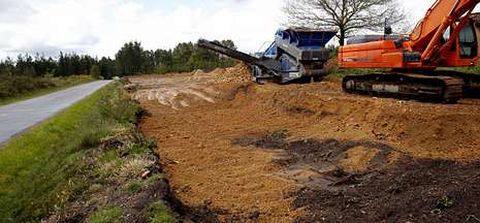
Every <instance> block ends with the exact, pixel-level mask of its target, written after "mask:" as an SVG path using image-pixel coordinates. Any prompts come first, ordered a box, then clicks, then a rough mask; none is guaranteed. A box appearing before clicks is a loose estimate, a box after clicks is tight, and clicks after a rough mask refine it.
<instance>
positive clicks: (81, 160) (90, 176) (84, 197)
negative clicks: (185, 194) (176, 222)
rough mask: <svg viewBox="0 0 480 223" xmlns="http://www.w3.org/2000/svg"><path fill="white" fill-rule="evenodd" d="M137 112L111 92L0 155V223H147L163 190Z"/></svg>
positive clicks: (117, 88) (26, 136) (113, 89)
mask: <svg viewBox="0 0 480 223" xmlns="http://www.w3.org/2000/svg"><path fill="white" fill-rule="evenodd" d="M138 112H139V106H138V104H137V103H135V102H133V101H131V100H129V99H128V97H126V95H125V94H124V92H123V91H122V90H121V87H120V84H118V83H116V84H111V85H109V86H107V87H105V88H103V89H101V90H100V91H98V92H96V93H94V94H93V95H91V96H89V97H88V98H86V99H84V100H83V101H81V102H79V103H77V104H75V105H74V106H72V107H71V108H69V109H67V110H66V111H64V112H62V113H61V114H59V115H57V116H56V117H54V118H52V119H50V120H48V121H46V122H44V123H42V124H40V125H38V126H37V127H35V128H33V129H32V130H30V131H29V132H27V133H25V134H24V135H22V136H21V137H18V138H15V139H13V140H11V141H10V142H8V143H7V144H6V145H4V146H3V147H2V148H0V222H5V223H9V222H40V221H42V222H85V221H86V222H131V221H132V220H134V219H135V220H136V219H142V218H144V219H145V221H144V222H149V221H151V220H150V217H149V215H148V214H146V213H148V210H149V209H150V207H151V205H152V204H153V203H155V202H158V201H160V200H161V199H162V198H163V197H164V196H166V195H167V194H168V192H167V191H169V188H168V184H167V183H166V180H165V179H163V177H162V174H161V171H160V169H159V167H158V158H157V157H156V156H155V154H154V153H153V149H154V148H155V143H154V142H153V141H151V140H148V139H145V138H144V137H143V135H141V134H140V133H139V132H138V131H137V130H136V126H135V125H134V123H135V122H136V118H137V114H138ZM131 185H133V186H131ZM142 208H144V210H143V209H142ZM165 213H166V214H168V215H171V217H172V219H175V217H174V216H173V215H172V214H170V212H165ZM162 218H164V216H162ZM102 219H103V220H102ZM108 219H113V220H111V221H110V220H108Z"/></svg>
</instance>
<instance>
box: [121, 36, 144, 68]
mask: <svg viewBox="0 0 480 223" xmlns="http://www.w3.org/2000/svg"><path fill="white" fill-rule="evenodd" d="M115 58H116V62H117V69H118V72H119V74H120V75H121V76H125V75H135V74H140V73H143V72H144V63H145V60H146V58H145V51H144V50H143V47H142V44H141V43H140V42H136V41H135V42H129V43H125V45H123V47H122V48H121V49H120V50H119V51H118V53H117V54H116V55H115Z"/></svg>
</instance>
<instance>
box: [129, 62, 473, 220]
mask: <svg viewBox="0 0 480 223" xmlns="http://www.w3.org/2000/svg"><path fill="white" fill-rule="evenodd" d="M249 75H250V74H249V70H248V68H247V67H246V66H237V67H234V68H229V69H219V70H215V71H213V72H211V73H204V72H201V71H196V72H192V73H186V74H169V75H166V76H160V75H158V76H157V75H150V76H145V77H136V78H131V80H130V81H131V82H132V83H133V84H134V85H135V86H136V87H135V89H137V90H136V91H135V92H134V93H133V96H134V97H135V98H136V99H137V100H139V101H140V102H141V104H142V106H143V107H144V108H145V109H146V110H147V111H148V112H149V113H150V116H149V117H147V118H145V119H144V120H143V121H142V123H141V124H140V126H141V129H142V130H143V132H144V133H145V134H146V135H147V136H150V137H153V138H155V139H156V140H157V142H158V147H159V149H158V152H159V154H160V157H161V162H162V164H163V165H164V170H165V171H166V173H167V175H168V178H169V181H170V184H171V187H172V190H173V194H174V196H175V197H176V198H177V199H178V200H179V202H180V203H181V204H182V207H183V209H184V214H186V215H189V217H190V218H191V219H193V221H196V222H476V221H478V220H479V218H480V208H479V207H478V205H479V204H480V203H479V201H478V200H479V198H480V186H477V185H479V183H480V174H479V173H478V171H476V170H478V167H479V166H480V161H479V160H480V147H479V143H480V137H479V136H480V131H479V128H480V127H479V125H478V123H479V122H480V113H479V112H480V100H478V99H465V100H462V101H460V102H459V103H458V104H454V105H444V104H429V103H420V102H415V101H399V100H395V99H381V98H370V97H364V96H352V95H347V94H345V93H343V92H342V91H341V87H340V79H338V78H334V77H332V78H328V79H327V80H325V81H324V82H321V83H312V84H302V85H297V84H293V85H276V84H266V85H255V84H253V83H251V82H250V81H249Z"/></svg>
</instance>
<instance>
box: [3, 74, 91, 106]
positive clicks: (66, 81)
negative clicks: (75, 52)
mask: <svg viewBox="0 0 480 223" xmlns="http://www.w3.org/2000/svg"><path fill="white" fill-rule="evenodd" d="M45 79H46V81H47V82H48V83H49V84H48V86H45V87H44V88H43V87H42V88H38V89H35V90H31V91H30V90H28V91H25V92H20V93H16V94H13V95H10V96H8V97H0V106H2V105H7V104H11V103H15V102H19V101H23V100H28V99H32V98H35V97H39V96H43V95H47V94H50V93H53V92H56V91H60V90H63V89H66V88H70V87H73V86H76V85H79V84H85V83H88V82H91V81H94V80H95V79H94V78H93V77H91V76H71V77H65V78H45ZM0 88H1V86H0Z"/></svg>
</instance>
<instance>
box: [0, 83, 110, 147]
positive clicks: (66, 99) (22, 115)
mask: <svg viewBox="0 0 480 223" xmlns="http://www.w3.org/2000/svg"><path fill="white" fill-rule="evenodd" d="M108 83H110V81H95V82H91V83H88V84H83V85H79V86H76V87H72V88H69V89H66V90H62V91H59V92H55V93H52V94H49V95H45V96H42V97H38V98H34V99H31V100H27V101H23V102H18V103H15V104H10V105H7V106H3V107H0V126H1V128H0V144H1V143H4V142H6V141H7V140H8V139H10V138H11V137H12V136H14V135H16V134H18V133H21V132H22V131H24V130H25V129H28V128H30V127H32V126H34V125H36V124H37V123H39V122H41V121H43V120H45V119H47V118H49V117H51V116H52V115H54V114H56V113H57V112H59V111H61V110H63V109H65V108H67V107H69V106H71V105H72V104H74V103H75V102H78V101H79V100H81V99H83V98H85V97H86V96H88V95H90V94H91V93H93V92H95V91H96V90H98V89H100V88H101V87H103V86H105V85H106V84H108Z"/></svg>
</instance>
